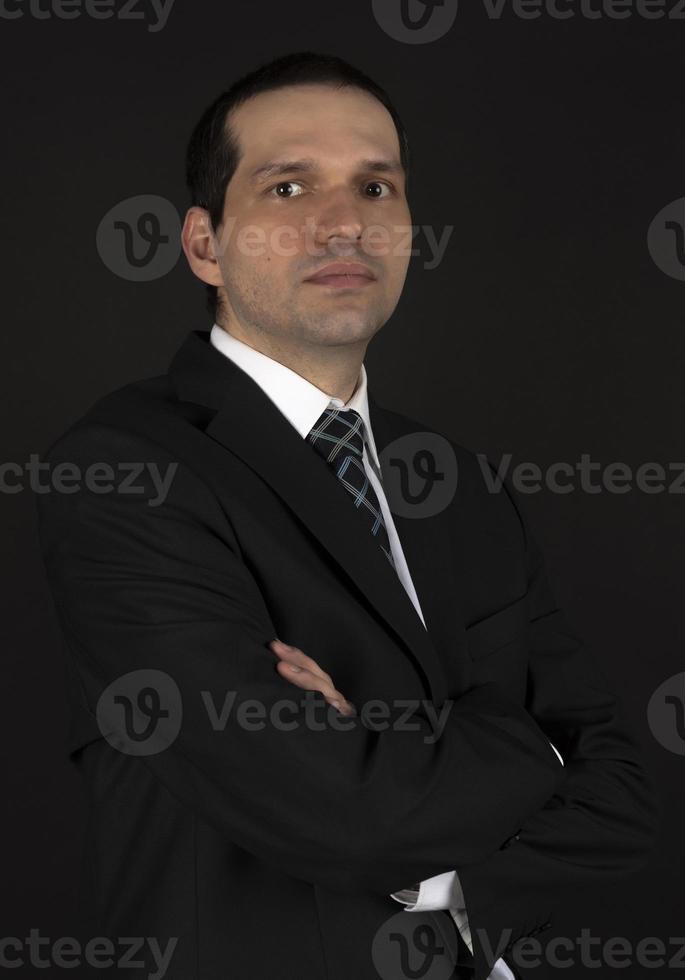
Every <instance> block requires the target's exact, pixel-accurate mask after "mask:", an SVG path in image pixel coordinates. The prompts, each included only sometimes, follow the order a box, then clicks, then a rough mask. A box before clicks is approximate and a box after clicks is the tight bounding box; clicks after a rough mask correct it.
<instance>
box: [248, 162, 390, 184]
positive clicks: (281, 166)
mask: <svg viewBox="0 0 685 980" xmlns="http://www.w3.org/2000/svg"><path fill="white" fill-rule="evenodd" d="M357 166H358V170H359V171H366V172H368V171H370V170H371V171H373V172H374V173H387V174H401V173H404V167H403V166H402V164H401V163H400V161H399V160H396V159H382V160H381V159H379V160H372V159H367V160H360V161H359V163H358V165H357ZM318 169H319V167H318V165H317V163H316V160H314V159H312V157H305V158H303V159H302V160H269V161H267V163H264V164H262V165H261V166H260V167H257V168H256V169H255V170H253V171H252V172H251V173H250V174H249V177H248V179H249V181H250V183H253V184H256V183H259V182H260V181H263V180H268V179H269V178H270V177H280V176H282V175H283V174H292V173H315V172H316V171H317V170H318Z"/></svg>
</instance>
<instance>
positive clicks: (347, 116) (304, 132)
mask: <svg viewBox="0 0 685 980" xmlns="http://www.w3.org/2000/svg"><path fill="white" fill-rule="evenodd" d="M230 124H231V128H232V130H233V133H234V134H235V136H236V137H237V139H238V142H239V145H240V148H241V162H240V166H239V169H240V170H242V169H244V168H248V167H249V168H252V167H254V166H257V165H259V164H260V163H261V162H263V161H265V160H267V159H268V158H270V157H272V156H273V154H274V152H279V153H284V152H287V153H289V154H290V153H293V154H297V155H298V156H301V155H316V156H318V157H320V158H321V159H322V160H323V161H325V159H326V156H327V155H330V156H331V158H336V159H341V158H345V157H350V158H352V157H353V156H365V157H378V156H394V157H398V156H399V139H398V136H397V130H396V129H395V124H394V122H393V119H392V116H391V115H390V113H389V112H388V110H387V109H386V108H385V106H384V105H382V104H381V103H380V102H379V101H378V99H376V98H375V97H374V96H373V95H371V94H370V93H368V92H365V91H363V90H362V89H357V88H343V89H338V88H333V87H332V86H327V85H294V86H288V87H286V88H280V89H276V90H274V91H273V92H262V93H260V94H259V95H256V96H254V97H253V98H251V99H249V100H248V101H247V102H245V103H243V105H241V106H239V107H238V108H237V109H235V110H234V111H233V112H232V113H231V115H230Z"/></svg>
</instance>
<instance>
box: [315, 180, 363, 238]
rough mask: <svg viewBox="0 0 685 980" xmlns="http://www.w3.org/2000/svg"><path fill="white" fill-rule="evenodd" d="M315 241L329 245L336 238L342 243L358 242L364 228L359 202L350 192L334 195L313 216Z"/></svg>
mask: <svg viewBox="0 0 685 980" xmlns="http://www.w3.org/2000/svg"><path fill="white" fill-rule="evenodd" d="M313 225H314V241H315V242H316V244H317V245H323V246H327V245H330V244H331V243H332V241H333V240H334V239H335V240H337V241H339V242H340V243H341V244H344V243H345V242H351V243H356V242H358V241H359V240H360V238H361V236H362V232H363V230H364V222H363V220H362V215H361V211H360V208H359V202H358V201H357V200H355V199H354V197H353V196H352V195H351V194H349V193H344V192H343V193H340V194H336V195H333V196H332V197H331V198H330V199H329V201H328V203H327V204H326V205H325V206H324V207H323V208H322V209H321V211H320V213H319V214H318V215H316V216H314V218H313Z"/></svg>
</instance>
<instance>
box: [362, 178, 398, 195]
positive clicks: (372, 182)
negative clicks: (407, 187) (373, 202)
mask: <svg viewBox="0 0 685 980" xmlns="http://www.w3.org/2000/svg"><path fill="white" fill-rule="evenodd" d="M366 187H379V188H385V190H386V191H388V193H389V194H392V187H391V186H390V184H386V183H385V181H384V180H370V181H369V182H368V183H367V184H366ZM367 196H368V197H375V198H378V199H381V195H380V194H377V193H374V194H369V195H367ZM386 197H387V195H386Z"/></svg>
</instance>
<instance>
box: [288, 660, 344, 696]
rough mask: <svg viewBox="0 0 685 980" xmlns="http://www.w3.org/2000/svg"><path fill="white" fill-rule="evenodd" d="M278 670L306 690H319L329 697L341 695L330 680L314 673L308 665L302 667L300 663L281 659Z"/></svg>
mask: <svg viewBox="0 0 685 980" xmlns="http://www.w3.org/2000/svg"><path fill="white" fill-rule="evenodd" d="M276 670H277V671H278V673H279V674H280V675H281V677H285V679H286V680H288V681H290V683H291V684H294V685H295V686H296V687H301V688H303V689H304V690H305V691H319V692H320V693H321V694H323V695H325V696H326V697H327V698H329V697H330V698H333V697H336V696H338V697H339V696H340V695H339V693H338V692H337V691H336V690H335V688H334V686H333V685H332V684H331V683H330V681H327V680H326V679H325V678H323V677H320V676H319V675H318V674H313V673H312V671H311V670H307V668H306V667H300V666H299V664H291V663H288V662H287V661H285V660H279V661H278V663H277V664H276Z"/></svg>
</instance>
